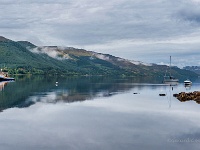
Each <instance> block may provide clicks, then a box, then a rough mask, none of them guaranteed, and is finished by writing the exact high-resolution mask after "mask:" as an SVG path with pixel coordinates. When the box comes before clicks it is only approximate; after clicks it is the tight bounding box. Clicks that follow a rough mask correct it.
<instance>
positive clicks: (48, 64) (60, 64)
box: [0, 37, 197, 78]
mask: <svg viewBox="0 0 200 150" xmlns="http://www.w3.org/2000/svg"><path fill="white" fill-rule="evenodd" d="M1 39H2V40H1ZM0 54H1V55H0V65H1V68H3V67H4V66H6V67H7V68H8V69H5V70H7V71H8V72H9V73H13V74H16V73H23V74H26V73H32V74H55V73H57V74H67V75H115V76H117V75H119V76H122V75H123V76H141V75H143V76H161V77H162V76H163V75H164V74H165V71H166V69H167V66H164V65H155V64H145V63H142V62H135V61H129V60H126V59H123V58H119V57H115V56H112V55H109V54H101V53H96V52H92V51H86V50H83V49H75V48H72V47H58V46H42V47H37V46H35V45H34V44H32V43H30V42H28V41H18V42H15V41H12V40H9V39H6V38H4V37H0ZM172 73H173V74H174V76H176V77H179V78H181V77H186V76H187V77H190V76H191V77H194V76H197V75H196V74H195V73H194V72H190V71H186V70H181V69H179V68H176V67H175V68H172Z"/></svg>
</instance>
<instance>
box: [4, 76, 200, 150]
mask: <svg viewBox="0 0 200 150" xmlns="http://www.w3.org/2000/svg"><path fill="white" fill-rule="evenodd" d="M149 81H153V80H149ZM149 81H145V80H144V81H142V79H139V80H137V79H135V78H134V79H131V78H130V79H123V78H122V79H113V78H104V77H96V78H87V77H82V78H55V77H43V76H34V77H33V76H32V77H31V76H30V77H19V78H18V79H17V80H16V82H11V83H7V84H5V85H4V88H3V90H2V91H0V103H1V108H2V109H3V110H5V109H7V108H11V107H15V108H12V109H7V110H5V111H4V112H3V113H0V122H1V124H0V135H1V137H3V138H2V139H1V141H0V149H6V150H12V149H16V150H26V149H32V150H35V149H42V150H53V149H61V150H63V149H69V150H80V149H87V150H94V149H97V150H102V149H103V150H110V149H115V150H122V149H123V150H130V149H137V150H144V149H150V150H160V149H170V150H176V149H183V150H186V149H193V150H195V149H199V143H198V142H196V143H194V142H193V143H192V142H185V143H183V142H176V140H185V139H188V138H189V139H190V140H191V139H199V138H200V136H199V133H200V132H199V131H200V126H199V123H200V122H199V115H198V114H199V105H196V104H195V103H192V102H188V103H180V102H179V101H178V100H176V99H175V98H174V97H173V96H172V95H173V94H174V93H177V92H180V91H186V89H185V87H184V85H181V84H180V85H178V86H173V88H172V86H166V85H163V84H159V83H160V82H156V80H155V82H154V83H151V82H149ZM56 82H58V84H57V85H56V84H55V83H56ZM140 82H142V83H140ZM199 87H200V85H199V84H195V83H194V84H193V86H192V87H191V89H189V91H190V90H191V91H194V90H197V89H199ZM134 93H138V94H134ZM160 93H165V94H166V96H164V97H160V96H159V94H160ZM19 108H20V109H19ZM21 108H23V109H21Z"/></svg>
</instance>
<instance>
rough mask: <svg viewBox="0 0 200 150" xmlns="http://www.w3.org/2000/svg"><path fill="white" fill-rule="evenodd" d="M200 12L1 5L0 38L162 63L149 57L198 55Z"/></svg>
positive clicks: (166, 3) (75, 3)
mask: <svg viewBox="0 0 200 150" xmlns="http://www.w3.org/2000/svg"><path fill="white" fill-rule="evenodd" d="M199 7H200V3H199V1H198V0H176V1H174V0H154V1H149V0H134V1H133V0H110V1H107V0H99V1H92V0H67V1H66V0H57V1H53V0H46V1H42V0H34V1H33V0H30V1H28V0H19V1H14V0H7V1H3V0H0V13H1V16H0V19H1V23H0V33H1V35H2V36H5V37H7V38H10V39H13V40H16V41H18V40H31V41H30V42H33V43H34V44H36V45H39V46H41V45H57V46H65V47H68V46H70V47H78V48H86V49H87V48H89V50H95V51H97V52H104V51H105V52H106V53H110V54H114V55H117V56H119V57H125V58H128V59H135V58H137V59H138V60H140V59H142V60H141V61H144V62H145V57H146V60H147V61H152V62H159V61H158V60H159V58H161V57H159V58H152V56H153V55H157V54H159V56H163V57H164V56H165V55H166V50H167V51H168V52H169V53H170V52H171V53H176V54H177V56H178V54H181V53H185V51H189V50H190V51H195V52H196V49H198V46H199V44H198V40H199V37H200V36H199V35H200V27H199V23H200V11H199V10H200V9H199ZM193 43H194V45H192V44H193ZM97 46H98V47H97ZM92 48H94V49H92ZM176 49H177V50H176ZM188 53H189V52H188ZM188 53H187V54H188ZM145 54H151V55H145ZM185 54H186V53H185ZM144 56H145V57H144ZM194 64H195V62H194Z"/></svg>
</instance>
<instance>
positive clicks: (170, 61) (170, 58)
mask: <svg viewBox="0 0 200 150" xmlns="http://www.w3.org/2000/svg"><path fill="white" fill-rule="evenodd" d="M171 62H172V56H170V64H169V75H170V77H171Z"/></svg>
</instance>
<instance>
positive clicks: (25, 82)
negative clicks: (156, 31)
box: [0, 76, 163, 110]
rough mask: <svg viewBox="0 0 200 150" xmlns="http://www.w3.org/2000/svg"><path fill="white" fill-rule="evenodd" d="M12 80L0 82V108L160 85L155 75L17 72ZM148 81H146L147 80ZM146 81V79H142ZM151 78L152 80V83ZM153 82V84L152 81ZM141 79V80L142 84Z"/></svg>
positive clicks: (68, 100)
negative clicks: (30, 74)
mask: <svg viewBox="0 0 200 150" xmlns="http://www.w3.org/2000/svg"><path fill="white" fill-rule="evenodd" d="M15 78H16V82H11V83H9V84H7V82H1V85H2V88H1V89H3V88H5V86H6V85H7V87H6V89H5V90H3V91H1V92H0V107H1V110H4V109H7V108H12V107H20V108H23V107H28V106H31V105H33V104H35V103H36V102H46V103H57V102H65V103H71V102H77V101H85V100H93V99H94V98H98V97H110V96H114V95H116V94H119V93H123V92H128V91H130V90H131V89H134V92H138V91H141V90H142V89H144V88H145V87H146V86H149V87H151V88H152V89H157V88H160V87H159V86H163V84H158V83H160V80H159V79H154V78H153V79H149V78H145V79H144V80H143V83H140V82H141V78H118V79H114V78H108V77H81V78H66V77H65V78H64V77H49V76H48V77H45V76H18V77H15ZM148 80H149V81H150V83H149V81H148ZM145 82H146V83H145ZM151 82H154V84H152V83H151ZM156 82H157V84H156ZM144 83H145V84H144Z"/></svg>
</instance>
